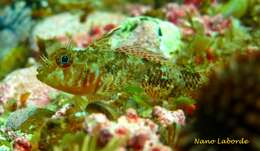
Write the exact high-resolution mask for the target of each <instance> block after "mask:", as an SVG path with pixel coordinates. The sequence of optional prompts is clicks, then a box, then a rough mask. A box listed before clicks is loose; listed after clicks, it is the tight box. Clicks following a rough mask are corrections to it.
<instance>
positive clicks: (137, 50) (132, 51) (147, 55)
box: [116, 46, 168, 64]
mask: <svg viewBox="0 0 260 151" xmlns="http://www.w3.org/2000/svg"><path fill="white" fill-rule="evenodd" d="M116 51H118V52H121V53H124V54H127V55H133V56H136V57H140V58H144V59H146V60H149V61H152V62H155V63H159V64H164V63H166V62H168V59H167V58H165V57H164V56H162V54H160V53H156V52H152V51H149V50H146V49H145V48H142V47H138V46H124V47H120V48H117V49H116Z"/></svg>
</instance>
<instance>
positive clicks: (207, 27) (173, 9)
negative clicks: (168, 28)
mask: <svg viewBox="0 0 260 151" xmlns="http://www.w3.org/2000/svg"><path fill="white" fill-rule="evenodd" d="M165 12H166V18H167V19H168V20H169V21H170V22H172V23H174V24H175V25H177V26H178V27H180V28H181V30H182V33H183V34H184V35H193V34H195V32H196V31H194V29H193V27H192V26H191V23H190V22H189V20H193V21H197V22H199V23H201V24H202V25H203V27H204V33H205V34H206V35H208V36H211V35H213V34H214V33H219V34H222V33H223V32H224V31H225V29H227V28H229V27H230V25H231V19H230V18H224V17H223V16H222V15H216V16H208V15H201V14H200V13H199V10H198V8H197V7H196V6H195V5H190V4H188V5H178V4H176V3H170V4H168V5H166V7H165Z"/></svg>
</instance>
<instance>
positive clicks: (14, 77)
mask: <svg viewBox="0 0 260 151" xmlns="http://www.w3.org/2000/svg"><path fill="white" fill-rule="evenodd" d="M36 74H37V71H36V67H35V66H32V67H29V68H24V69H19V70H16V71H14V72H12V73H11V74H9V75H8V76H7V77H6V78H5V79H4V80H3V81H2V82H1V83H0V103H1V104H2V105H3V104H5V103H6V102H7V101H8V100H10V99H15V100H17V106H18V107H19V106H21V105H22V103H23V102H24V101H25V102H26V105H29V104H31V105H36V106H39V107H42V106H45V105H47V104H48V103H49V101H50V97H49V93H50V92H54V93H55V92H57V91H56V90H55V89H53V88H51V87H49V86H47V85H46V84H44V83H42V82H40V81H39V80H38V79H37V78H36ZM25 99H26V100H25Z"/></svg>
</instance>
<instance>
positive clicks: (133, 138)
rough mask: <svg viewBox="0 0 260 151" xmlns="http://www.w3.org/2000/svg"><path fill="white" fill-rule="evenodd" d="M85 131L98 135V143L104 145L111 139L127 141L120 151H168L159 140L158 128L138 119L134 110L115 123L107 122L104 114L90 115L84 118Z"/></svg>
mask: <svg viewBox="0 0 260 151" xmlns="http://www.w3.org/2000/svg"><path fill="white" fill-rule="evenodd" d="M86 130H87V132H88V133H90V134H97V135H98V143H99V145H101V146H104V145H106V144H107V143H108V142H109V140H111V139H112V138H122V139H125V138H126V139H127V141H126V144H124V145H123V146H121V147H120V149H119V150H120V151H126V150H127V149H132V150H134V151H154V150H156V151H170V150H171V149H170V148H169V147H167V146H165V145H163V144H162V143H161V142H160V140H159V135H158V126H157V125H156V124H155V123H154V122H153V121H151V120H149V119H143V118H140V117H139V116H138V115H137V113H136V111H135V110H134V109H128V110H127V113H126V115H124V116H121V117H119V119H118V120H117V122H113V121H109V120H108V119H107V118H106V116H105V115H104V114H100V113H99V114H91V115H89V116H88V117H87V118H86Z"/></svg>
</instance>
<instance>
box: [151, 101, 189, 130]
mask: <svg viewBox="0 0 260 151" xmlns="http://www.w3.org/2000/svg"><path fill="white" fill-rule="evenodd" d="M153 116H154V117H155V119H156V120H157V121H158V122H159V123H160V124H161V125H163V126H169V125H171V124H173V123H176V124H179V125H185V115H184V112H183V111H182V110H177V111H169V110H167V109H165V108H162V107H160V106H155V107H154V109H153Z"/></svg>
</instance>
